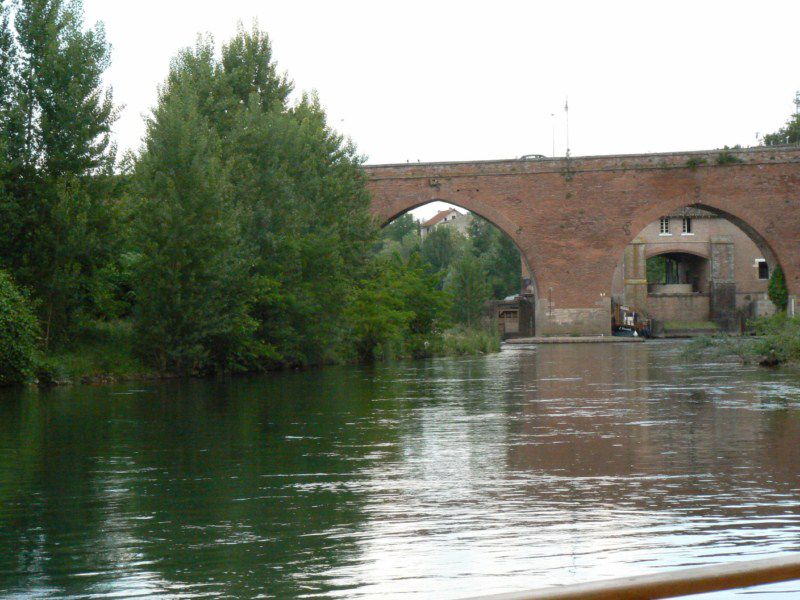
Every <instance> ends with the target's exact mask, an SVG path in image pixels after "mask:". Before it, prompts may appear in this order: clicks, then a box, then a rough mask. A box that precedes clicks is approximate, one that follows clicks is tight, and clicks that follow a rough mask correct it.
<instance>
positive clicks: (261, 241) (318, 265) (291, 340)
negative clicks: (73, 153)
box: [136, 28, 376, 368]
mask: <svg viewBox="0 0 800 600" xmlns="http://www.w3.org/2000/svg"><path fill="white" fill-rule="evenodd" d="M290 91H291V83H290V82H289V81H288V80H287V79H286V77H285V76H284V75H280V74H279V73H278V70H277V67H276V66H275V64H274V62H273V61H272V58H271V46H270V44H269V40H268V38H267V36H266V35H265V34H263V33H262V32H260V31H258V30H253V31H245V30H244V29H242V28H240V30H239V32H238V34H237V36H236V37H235V38H234V39H233V40H231V41H230V42H229V43H227V44H226V45H225V46H224V47H223V50H222V55H221V58H220V59H218V58H217V57H216V54H215V52H214V45H213V43H212V41H211V40H209V39H200V40H199V41H198V43H197V45H196V46H195V47H194V48H193V49H188V50H185V51H183V52H181V53H180V55H179V56H178V57H177V58H176V59H175V60H174V61H173V64H172V68H171V70H170V74H169V77H168V79H167V82H166V84H165V86H164V88H163V92H162V94H161V97H160V99H159V107H158V108H157V109H156V115H157V118H155V119H154V122H155V123H156V124H158V123H159V122H160V121H161V117H160V116H158V115H160V112H159V111H162V112H164V114H165V115H166V114H167V111H168V107H170V106H173V105H174V106H175V107H178V108H180V107H184V108H182V109H181V110H182V111H183V116H181V110H178V112H177V113H176V116H175V118H174V119H173V120H176V121H178V120H180V119H184V120H186V119H188V120H189V121H190V122H191V127H190V129H191V133H190V132H187V133H186V135H185V136H178V138H177V139H175V140H173V142H172V145H175V144H178V145H180V144H183V145H184V148H185V160H182V162H178V163H177V164H176V165H173V164H172V163H174V162H176V160H175V158H174V157H172V156H171V154H170V153H178V152H179V151H178V150H177V149H172V150H169V151H167V150H162V151H160V152H155V151H153V149H151V138H152V139H154V138H155V134H156V133H158V131H157V130H158V128H157V127H151V131H150V132H149V133H148V149H147V152H146V153H145V155H143V157H142V161H143V162H144V163H146V167H147V168H146V169H145V170H144V172H145V173H149V172H153V173H159V172H163V173H167V174H169V173H174V174H175V176H174V178H173V179H174V181H173V182H171V183H170V186H171V187H170V189H171V190H172V192H171V193H173V194H175V195H177V196H178V197H183V196H186V197H196V196H202V194H200V193H199V192H198V191H197V190H196V189H195V188H196V187H197V185H199V184H198V181H197V179H196V178H193V177H188V175H187V174H188V173H190V172H191V173H194V172H195V171H196V170H197V169H196V168H195V163H197V164H204V163H205V162H206V161H211V164H212V170H213V171H214V173H213V177H211V179H209V180H208V186H207V187H208V188H209V189H210V188H211V184H212V182H216V185H218V186H222V187H221V188H220V190H219V191H218V192H215V193H214V197H213V198H212V199H210V200H207V201H205V204H207V205H208V207H209V210H212V209H213V210H214V211H216V213H215V214H216V215H217V217H215V218H219V219H224V222H225V223H226V225H225V228H224V230H225V231H235V232H236V233H235V234H226V235H225V236H223V237H221V238H220V239H219V240H218V241H219V243H215V242H214V241H213V240H211V241H209V242H208V243H206V244H205V249H204V250H203V252H204V254H203V257H202V259H199V260H197V261H194V262H193V264H195V265H201V266H200V267H198V268H201V270H202V269H206V268H207V267H205V266H202V265H208V269H209V270H210V271H213V269H211V266H213V265H217V263H219V262H220V261H222V262H224V260H222V258H221V257H223V256H224V255H225V254H224V252H233V250H231V249H232V248H236V249H237V250H236V252H235V254H236V256H241V260H239V258H237V259H236V260H235V261H234V263H235V264H237V265H238V264H239V262H241V264H244V265H246V271H245V273H244V274H241V275H240V274H239V272H238V267H237V268H235V269H231V268H226V269H225V270H226V271H227V272H229V273H230V274H231V277H232V281H228V282H226V283H225V286H224V287H231V289H232V291H234V292H235V290H237V289H244V288H249V291H248V293H243V294H242V295H237V294H236V293H234V294H233V295H232V298H234V299H236V298H238V301H237V302H236V303H234V304H233V305H230V306H228V307H227V308H226V310H222V311H218V313H219V314H228V315H230V316H231V317H232V316H234V315H239V316H238V317H237V318H235V319H232V320H231V321H230V323H231V324H233V323H238V324H239V325H240V326H241V325H242V323H244V325H246V327H245V329H247V328H249V327H250V325H252V331H251V332H250V333H249V334H248V335H249V336H250V339H251V340H252V342H253V344H254V348H255V351H252V352H250V353H249V355H250V356H251V357H252V358H253V364H251V368H252V367H253V366H259V365H260V366H262V367H264V368H269V367H275V366H282V365H301V364H309V363H322V362H328V361H333V360H341V358H342V357H344V356H346V355H347V354H348V353H349V348H348V347H347V343H348V338H347V335H346V334H347V319H346V314H347V310H346V309H347V303H348V301H350V300H351V297H352V296H351V294H350V291H351V290H352V288H353V287H354V285H355V283H356V282H357V281H359V280H360V278H362V276H363V272H364V269H365V268H366V267H367V265H368V253H367V250H368V249H369V247H370V245H371V244H372V243H373V242H374V239H375V235H376V232H375V230H374V227H373V226H372V223H371V218H370V214H369V198H368V196H367V193H366V190H365V187H364V177H363V173H362V172H361V169H360V164H361V162H362V159H361V157H360V156H358V155H357V154H356V151H355V148H354V146H353V145H352V144H351V143H350V142H348V141H346V140H344V139H343V138H342V136H340V135H339V134H337V133H336V132H334V131H333V130H332V129H331V128H330V127H329V126H328V125H327V122H326V117H325V113H324V111H323V110H322V108H321V106H320V103H319V100H318V99H317V97H316V95H314V94H304V95H303V96H302V98H301V100H300V101H299V102H298V103H296V104H295V105H293V106H289V105H288V102H287V97H288V94H289V92H290ZM173 99H175V100H174V102H173ZM170 110H171V109H170ZM176 110H177V109H176ZM201 142H202V144H201ZM206 142H208V143H206ZM198 144H200V145H198ZM161 146H164V147H166V144H161V145H160V146H159V147H161ZM176 155H177V154H176ZM181 156H182V155H181ZM192 157H194V158H192ZM197 168H199V167H197ZM204 176H207V177H208V176H209V175H208V174H204ZM145 181H148V179H147V178H145ZM201 181H202V180H201ZM163 188H165V184H164V183H163V182H156V181H154V182H153V183H152V184H151V185H150V186H149V187H147V188H145V189H143V190H142V195H143V196H145V197H146V198H147V199H148V201H149V202H154V201H155V200H153V198H158V195H159V190H160V189H163ZM223 188H224V189H223ZM159 201H162V202H163V201H165V199H164V198H161V199H160V200H159ZM198 201H199V200H198ZM166 203H167V205H170V204H173V203H174V202H173V201H171V200H169V199H167V201H166ZM198 208H199V207H198ZM153 214H157V210H154V211H153ZM147 218H149V217H146V218H145V220H147ZM211 220H213V219H211ZM211 220H210V221H208V222H205V223H196V224H195V225H196V229H197V230H199V231H203V230H205V229H206V228H208V227H210V222H211ZM234 225H235V226H234ZM151 226H153V227H154V226H155V224H151ZM229 226H230V227H229ZM176 227H177V225H176V224H174V223H173V222H170V223H169V224H168V225H165V231H164V232H163V234H162V235H163V236H164V240H163V241H164V243H165V244H167V243H168V242H169V239H168V237H169V235H170V234H172V235H173V237H176V236H175V232H173V231H172V230H173V229H174V228H176ZM178 233H179V234H181V235H178V236H177V238H178V239H180V238H181V236H182V235H183V233H184V232H183V231H182V230H180V229H179V230H178ZM190 234H191V235H190ZM197 235H200V234H199V233H197V232H195V231H192V232H186V236H187V237H185V238H184V239H187V240H191V239H192V237H191V236H197ZM231 237H233V238H235V239H236V243H232V240H231ZM145 239H146V238H145ZM223 239H225V240H227V241H225V242H224V243H223V241H222V240H223ZM196 243H197V241H196V240H195V241H191V242H190V243H188V244H187V245H188V246H193V245H195V244H196ZM224 249H227V250H225V251H224ZM229 259H230V260H232V257H230V258H229ZM226 260H228V259H226ZM145 271H146V269H145ZM220 277H221V276H220ZM164 280H165V281H169V278H168V277H165V278H164ZM220 282H221V279H219V278H217V279H216V280H214V282H212V283H211V284H210V285H211V287H212V289H214V290H215V289H217V283H220ZM240 282H245V283H246V282H249V283H250V285H249V286H247V285H244V284H241V285H240ZM145 288H148V289H142V288H141V286H140V289H141V290H142V291H141V292H140V291H137V296H136V298H137V301H138V302H142V298H140V296H139V295H140V293H145V294H148V293H153V294H154V297H153V298H152V300H151V301H152V303H153V305H154V306H157V302H156V300H157V298H156V297H158V298H161V302H168V301H169V299H170V294H171V292H170V289H169V286H167V287H165V288H163V289H162V290H160V291H152V292H151V290H158V288H157V287H154V286H145ZM212 295H213V294H212ZM245 298H246V299H247V300H246V302H245ZM196 301H198V298H195V297H194V296H191V297H187V302H188V304H189V305H191V306H193V305H194V303H195V302H196ZM245 304H246V306H247V309H246V316H247V318H248V320H246V321H242V319H241V318H240V317H241V315H242V307H243V306H244V305H245ZM226 311H227V313H226ZM140 314H142V315H143V313H142V311H140ZM150 314H151V316H152V318H151V319H149V320H144V319H143V318H142V317H140V319H139V320H140V323H141V324H142V327H143V329H142V330H143V331H144V330H150V329H152V330H153V331H156V332H158V331H159V328H160V327H164V325H165V324H164V322H163V319H159V317H158V315H159V311H157V310H156V311H152V312H151V313H150ZM237 327H238V326H237ZM181 331H182V333H181V336H183V335H189V333H188V332H186V331H183V330H181ZM201 331H202V329H201ZM233 331H234V330H233V329H229V330H228V334H232V333H233ZM238 331H240V332H241V331H243V330H242V329H239V330H238ZM228 334H226V336H228ZM234 338H236V339H238V334H237V336H234ZM234 338H231V339H234ZM176 339H178V338H176ZM152 343H153V341H151V342H150V344H152ZM217 346H218V344H215V347H217ZM200 347H204V344H200ZM231 347H233V346H231ZM200 356H201V357H202V356H203V352H201V353H200Z"/></svg>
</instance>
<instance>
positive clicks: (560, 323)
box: [536, 297, 611, 336]
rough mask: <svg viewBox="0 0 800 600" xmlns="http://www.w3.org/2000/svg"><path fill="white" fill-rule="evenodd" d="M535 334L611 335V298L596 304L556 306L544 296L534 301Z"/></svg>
mask: <svg viewBox="0 0 800 600" xmlns="http://www.w3.org/2000/svg"><path fill="white" fill-rule="evenodd" d="M536 335H537V336H551V335H567V336H569V335H587V336H593V335H611V299H610V298H608V297H603V298H601V299H600V300H598V302H597V305H596V306H591V307H587V308H556V307H554V306H551V303H550V302H548V300H547V299H546V298H541V299H539V300H537V301H536Z"/></svg>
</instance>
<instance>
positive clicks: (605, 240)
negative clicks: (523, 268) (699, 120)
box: [365, 147, 800, 335]
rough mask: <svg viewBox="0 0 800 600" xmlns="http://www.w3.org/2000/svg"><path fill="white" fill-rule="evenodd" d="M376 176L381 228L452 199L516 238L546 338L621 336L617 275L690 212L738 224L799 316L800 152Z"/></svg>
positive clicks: (635, 276)
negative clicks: (651, 228) (641, 242)
mask: <svg viewBox="0 0 800 600" xmlns="http://www.w3.org/2000/svg"><path fill="white" fill-rule="evenodd" d="M365 171H366V173H367V178H368V188H369V190H370V192H371V194H372V212H373V214H374V216H375V218H376V219H377V220H378V221H379V222H380V224H381V225H385V224H387V223H388V222H390V221H391V220H393V219H395V218H396V217H398V216H400V215H402V214H403V213H405V212H407V211H409V210H412V209H414V208H416V207H418V206H421V205H423V204H427V203H428V202H432V201H436V200H440V201H444V202H448V203H450V204H455V205H457V206H460V207H463V208H465V209H467V210H470V211H472V212H474V213H476V214H478V215H480V216H482V217H484V218H485V219H487V220H489V221H491V222H492V223H493V224H494V225H496V226H497V227H499V228H500V229H501V230H502V231H503V232H505V233H506V234H507V235H508V236H509V237H510V238H511V239H512V240H514V242H515V243H516V245H517V247H518V248H519V250H520V253H521V255H522V258H523V261H524V262H525V263H527V266H528V268H529V270H530V272H531V277H532V279H533V287H534V290H535V294H536V330H537V334H539V335H548V334H558V333H562V334H563V333H567V334H569V333H581V334H587V335H589V334H609V333H610V331H611V320H610V310H611V284H612V277H613V274H614V270H615V269H616V267H617V266H618V265H619V264H620V261H621V260H622V257H623V254H624V253H625V252H626V248H628V247H629V244H631V242H633V241H634V238H635V237H636V235H637V234H638V233H639V232H640V231H641V230H642V229H643V228H644V227H645V226H646V225H647V224H648V223H651V222H653V221H655V220H657V219H658V218H659V217H661V216H663V215H666V214H670V213H672V212H674V211H676V210H678V209H681V208H683V207H685V206H697V207H701V208H704V209H706V210H710V211H712V212H715V213H717V214H720V215H721V216H724V217H725V218H727V219H729V220H731V221H732V222H733V223H735V224H736V225H738V226H739V227H740V228H742V229H743V230H744V231H745V232H746V233H747V234H748V235H749V236H750V237H751V238H752V239H753V240H754V241H755V242H756V244H757V245H758V246H759V248H761V249H762V250H763V251H764V253H765V256H769V257H771V258H772V260H775V261H777V262H778V263H780V265H781V266H782V268H783V270H784V273H785V275H786V281H787V285H788V287H789V293H790V296H791V298H790V310H792V311H793V310H794V300H795V298H796V296H797V294H798V293H799V292H800V148H798V147H780V148H763V147H762V148H747V149H736V150H730V151H728V150H712V151H703V152H679V153H664V154H640V155H620V156H590V157H573V158H568V159H567V158H552V159H548V158H545V159H536V160H524V159H518V160H493V161H475V162H446V163H407V164H395V165H369V166H366V167H365ZM633 258H634V259H636V257H633ZM637 260H638V259H637ZM629 262H630V263H631V264H634V263H636V262H637V261H636V260H633V261H630V260H629V261H626V271H627V270H628V265H627V263H629ZM639 262H641V265H639V266H638V267H637V269H636V272H631V273H627V272H626V274H625V277H626V282H625V283H626V288H628V287H629V286H635V285H640V286H641V285H642V284H644V289H645V290H646V282H643V281H642V276H643V274H644V264H643V258H642V260H641V261H639ZM645 293H646V292H645ZM631 296H633V297H635V293H632V294H631Z"/></svg>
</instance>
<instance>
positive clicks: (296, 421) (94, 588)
mask: <svg viewBox="0 0 800 600" xmlns="http://www.w3.org/2000/svg"><path fill="white" fill-rule="evenodd" d="M680 348H681V345H680V344H679V343H647V344H636V345H564V346H543V347H540V348H536V349H534V348H517V349H506V350H504V351H503V352H502V353H501V354H499V355H494V356H489V357H480V358H469V359H441V360H435V361H427V362H415V363H403V364H399V365H389V366H378V367H375V368H372V369H370V368H354V367H349V368H331V369H325V370H318V371H310V372H305V373H288V374H281V375H276V376H269V377H259V378H251V379H237V380H234V381H230V382H224V383H221V382H197V381H191V382H167V383H155V384H154V383H145V384H131V385H120V386H114V387H97V388H91V387H77V388H71V389H58V390H54V391H51V392H47V393H42V392H36V391H33V390H25V391H14V392H8V391H7V392H3V393H2V395H0V597H4V598H6V597H11V598H18V597H19V598H28V597H35V598H87V597H91V598H112V597H113V598H117V597H136V596H141V597H150V596H162V597H169V598H206V597H233V598H255V597H275V598H294V597H356V598H416V597H423V598H424V597H430V598H459V597H463V596H469V595H474V594H479V593H489V592H499V591H510V590H519V589H526V588H531V587H538V586H542V585H551V584H563V583H572V582H578V581H587V580H594V579H600V578H604V577H613V576H621V575H628V574H634V573H646V572H653V571H657V570H660V569H665V568H675V567H678V566H690V565H692V566H694V565H701V564H709V563H715V562H723V561H729V560H740V559H743V558H762V557H767V556H777V555H781V554H784V553H787V552H792V551H800V374H797V373H790V372H780V371H774V372H770V371H763V370H757V369H756V368H742V367H740V366H738V365H709V364H687V362H686V360H685V359H683V358H681V356H680ZM764 590H768V591H770V592H771V593H769V595H768V596H767V595H765V596H764V597H769V598H771V599H772V598H795V597H800V583H797V584H782V585H779V586H771V587H769V588H764ZM729 595H730V594H717V595H715V596H713V597H715V598H719V597H727V596H729ZM761 595H762V594H758V595H757V596H756V597H758V596H761ZM706 597H709V596H706ZM751 597H752V596H751Z"/></svg>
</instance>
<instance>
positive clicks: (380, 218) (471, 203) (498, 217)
mask: <svg viewBox="0 0 800 600" xmlns="http://www.w3.org/2000/svg"><path fill="white" fill-rule="evenodd" d="M433 202H445V203H447V204H452V205H453V206H457V207H458V208H462V209H464V210H468V211H469V212H471V213H474V214H476V215H478V216H479V217H481V218H483V219H485V220H486V221H488V222H489V223H491V224H492V225H494V226H495V227H497V229H499V230H500V231H501V232H502V233H503V234H504V235H505V236H506V237H508V238H509V239H510V240H511V241H512V242H513V243H514V246H515V247H516V249H517V251H518V252H519V255H520V258H521V259H522V261H523V262H524V263H525V266H526V267H527V269H528V273H529V274H530V277H531V285H532V287H533V291H534V295H537V294H538V290H539V287H538V285H537V282H536V273H535V272H534V270H533V267H532V266H531V261H530V259H529V258H528V256H527V255H526V253H525V251H524V250H523V248H522V239H521V237H520V234H521V233H522V230H521V228H520V227H518V226H515V225H514V224H513V223H512V222H511V220H510V219H509V218H508V217H506V216H505V215H503V214H502V213H501V212H499V211H498V210H496V209H494V208H492V207H491V206H489V205H487V204H485V203H483V202H480V201H478V200H474V199H470V198H459V199H458V200H453V199H452V198H449V197H445V196H438V195H437V196H435V197H433V198H431V199H427V200H421V201H420V200H419V199H413V198H412V199H409V200H408V202H395V203H393V204H392V205H391V207H388V208H387V209H385V210H383V211H381V212H376V213H374V215H375V219H376V222H377V224H378V226H379V227H381V228H383V227H386V226H387V225H388V224H389V223H391V222H392V221H394V220H395V219H397V218H399V217H402V216H403V215H404V214H406V213H407V212H410V211H412V210H414V209H415V208H419V207H421V206H425V205H426V204H431V203H433ZM401 207H402V208H401ZM387 214H388V215H390V216H388V217H387V216H386V215H387Z"/></svg>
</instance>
